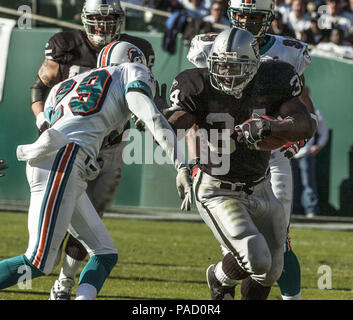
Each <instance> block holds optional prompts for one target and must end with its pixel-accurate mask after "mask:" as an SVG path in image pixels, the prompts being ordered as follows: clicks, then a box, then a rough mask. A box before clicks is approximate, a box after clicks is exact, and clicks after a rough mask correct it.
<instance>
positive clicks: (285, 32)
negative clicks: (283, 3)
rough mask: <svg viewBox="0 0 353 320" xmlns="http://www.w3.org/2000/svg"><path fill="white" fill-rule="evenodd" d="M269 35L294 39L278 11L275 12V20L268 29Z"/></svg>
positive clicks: (293, 34) (292, 32)
mask: <svg viewBox="0 0 353 320" xmlns="http://www.w3.org/2000/svg"><path fill="white" fill-rule="evenodd" d="M268 33H270V34H275V35H277V36H283V37H289V38H295V33H294V31H292V30H291V29H289V28H288V25H287V24H286V23H284V22H283V19H282V14H281V13H280V11H275V18H274V19H273V21H272V23H271V28H270V29H269V32H268Z"/></svg>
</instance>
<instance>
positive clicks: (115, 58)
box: [97, 41, 147, 68]
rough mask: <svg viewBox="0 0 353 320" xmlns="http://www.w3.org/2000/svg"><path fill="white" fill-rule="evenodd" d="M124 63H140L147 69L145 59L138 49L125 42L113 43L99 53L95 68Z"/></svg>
mask: <svg viewBox="0 0 353 320" xmlns="http://www.w3.org/2000/svg"><path fill="white" fill-rule="evenodd" d="M125 62H136V63H142V64H144V65H145V66H146V67H147V61H146V58H145V56H144V54H143V53H142V51H141V50H140V49H139V48H137V47H136V46H134V45H133V44H131V43H128V42H125V41H113V42H111V43H109V44H108V45H106V46H105V47H104V48H103V49H102V50H101V52H100V53H99V55H98V59H97V68H100V67H106V66H111V65H118V64H121V63H125Z"/></svg>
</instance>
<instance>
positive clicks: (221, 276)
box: [214, 261, 237, 286]
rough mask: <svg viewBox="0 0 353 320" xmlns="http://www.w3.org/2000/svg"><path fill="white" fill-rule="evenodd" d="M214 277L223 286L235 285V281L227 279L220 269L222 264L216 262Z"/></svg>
mask: <svg viewBox="0 0 353 320" xmlns="http://www.w3.org/2000/svg"><path fill="white" fill-rule="evenodd" d="M214 273H215V276H216V278H217V280H218V281H219V282H220V283H222V285H225V286H234V285H235V284H236V283H237V280H234V279H231V278H229V277H228V276H227V275H226V274H225V273H224V271H223V269H222V262H221V261H220V262H218V263H217V264H216V267H215V271H214Z"/></svg>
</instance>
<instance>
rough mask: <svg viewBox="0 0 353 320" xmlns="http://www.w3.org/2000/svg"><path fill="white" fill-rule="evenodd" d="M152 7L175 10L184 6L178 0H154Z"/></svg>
mask: <svg viewBox="0 0 353 320" xmlns="http://www.w3.org/2000/svg"><path fill="white" fill-rule="evenodd" d="M154 7H155V9H158V10H163V11H168V12H175V11H180V10H183V9H184V6H183V5H182V4H181V3H180V2H179V1H178V0H169V1H166V0H154Z"/></svg>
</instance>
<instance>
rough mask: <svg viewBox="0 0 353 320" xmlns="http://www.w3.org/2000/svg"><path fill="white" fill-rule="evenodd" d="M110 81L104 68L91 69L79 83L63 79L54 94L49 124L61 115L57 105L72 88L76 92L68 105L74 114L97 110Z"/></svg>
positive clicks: (79, 114) (100, 105)
mask: <svg viewBox="0 0 353 320" xmlns="http://www.w3.org/2000/svg"><path fill="white" fill-rule="evenodd" d="M111 81H112V77H111V75H110V73H109V72H108V71H107V70H105V69H103V70H95V71H92V72H91V73H89V74H88V75H87V76H86V77H84V78H83V79H82V81H81V82H80V83H79V84H77V82H76V81H75V80H74V79H69V80H67V81H64V82H63V83H62V84H61V85H60V87H59V88H58V91H57V93H56V96H55V98H56V101H55V108H54V110H53V111H52V113H51V116H50V124H51V126H52V125H53V124H54V123H55V122H56V121H58V120H59V118H61V117H62V116H63V107H62V106H61V105H60V106H58V105H59V104H60V102H61V101H62V100H63V99H64V98H65V97H66V96H67V95H68V94H69V93H70V92H72V91H73V90H75V91H76V94H74V95H73V96H72V98H71V99H70V101H69V103H68V107H69V109H70V110H71V112H72V114H73V115H74V116H88V115H91V114H94V113H97V112H99V111H100V109H101V108H102V105H103V103H104V99H105V96H106V94H107V92H108V89H109V86H110V84H111Z"/></svg>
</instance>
